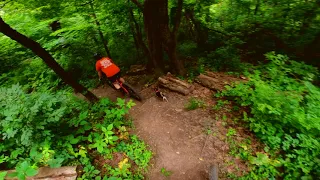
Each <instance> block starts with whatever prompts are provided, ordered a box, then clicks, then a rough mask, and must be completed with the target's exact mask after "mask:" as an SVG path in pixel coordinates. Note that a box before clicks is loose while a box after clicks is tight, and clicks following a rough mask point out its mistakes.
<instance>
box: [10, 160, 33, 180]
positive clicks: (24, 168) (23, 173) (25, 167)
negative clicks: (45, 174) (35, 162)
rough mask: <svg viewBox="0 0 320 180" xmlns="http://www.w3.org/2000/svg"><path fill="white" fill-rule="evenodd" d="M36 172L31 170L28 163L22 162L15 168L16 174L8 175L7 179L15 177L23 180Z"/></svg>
mask: <svg viewBox="0 0 320 180" xmlns="http://www.w3.org/2000/svg"><path fill="white" fill-rule="evenodd" d="M37 173H38V171H37V170H35V169H34V168H32V166H31V165H30V163H29V162H28V161H23V162H22V163H20V164H18V165H17V166H16V172H14V173H11V174H9V175H8V176H9V177H17V178H18V179H19V180H24V179H26V177H30V176H35V175H36V174H37Z"/></svg>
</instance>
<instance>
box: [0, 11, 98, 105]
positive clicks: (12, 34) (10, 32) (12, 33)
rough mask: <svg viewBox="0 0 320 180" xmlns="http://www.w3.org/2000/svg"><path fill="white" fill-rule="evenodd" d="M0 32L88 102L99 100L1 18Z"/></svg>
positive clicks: (36, 44) (37, 44)
mask: <svg viewBox="0 0 320 180" xmlns="http://www.w3.org/2000/svg"><path fill="white" fill-rule="evenodd" d="M0 32H2V33H3V34H4V35H6V36H8V37H9V38H11V39H12V40H15V41H17V42H18V43H20V44H22V45H23V46H25V47H26V48H28V49H30V50H32V52H33V53H35V54H36V55H37V56H39V57H40V58H41V59H42V60H43V61H44V62H45V63H46V64H47V65H48V66H49V67H50V68H51V69H52V70H53V71H54V72H55V73H56V74H57V75H58V76H59V77H60V78H61V79H62V80H63V81H64V82H65V83H66V84H68V85H70V86H72V88H73V89H74V90H75V91H77V92H80V93H81V94H83V95H84V96H85V97H86V98H87V99H88V100H89V101H90V102H96V101H98V100H99V99H98V98H97V97H96V96H95V95H94V94H93V93H91V92H90V91H88V89H86V88H85V87H84V86H82V85H81V84H79V83H78V82H76V81H75V80H74V79H72V77H71V76H70V75H69V74H68V73H67V72H66V71H64V69H63V68H62V67H61V66H60V65H59V64H58V63H57V62H56V61H55V60H54V59H53V57H52V56H51V55H50V54H49V52H48V51H46V50H45V49H44V48H42V47H41V45H40V44H39V43H37V42H36V41H33V40H32V39H29V38H28V37H26V36H25V35H23V34H20V33H19V32H17V31H16V30H14V29H12V28H11V27H10V26H9V25H8V24H6V23H5V22H4V21H3V20H2V18H1V17H0Z"/></svg>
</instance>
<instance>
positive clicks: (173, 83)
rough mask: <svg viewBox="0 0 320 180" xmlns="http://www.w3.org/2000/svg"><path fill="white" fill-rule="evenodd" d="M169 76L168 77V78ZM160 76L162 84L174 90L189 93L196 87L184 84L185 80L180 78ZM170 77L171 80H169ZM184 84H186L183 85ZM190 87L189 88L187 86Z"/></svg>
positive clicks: (184, 93) (159, 79)
mask: <svg viewBox="0 0 320 180" xmlns="http://www.w3.org/2000/svg"><path fill="white" fill-rule="evenodd" d="M167 78H168V79H167ZM167 78H166V77H159V78H158V81H159V83H160V85H161V86H163V87H165V88H168V89H170V90H172V91H175V92H178V93H181V94H183V95H188V94H189V93H190V92H191V91H192V90H193V89H194V88H193V87H192V86H191V85H188V84H184V83H183V82H179V80H175V79H174V80H173V78H171V77H167ZM169 78H170V80H169ZM182 84H184V85H182ZM186 86H187V87H189V88H187V87H186Z"/></svg>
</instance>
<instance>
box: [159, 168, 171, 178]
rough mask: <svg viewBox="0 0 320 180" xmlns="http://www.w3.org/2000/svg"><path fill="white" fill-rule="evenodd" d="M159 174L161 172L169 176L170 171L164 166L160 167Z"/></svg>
mask: <svg viewBox="0 0 320 180" xmlns="http://www.w3.org/2000/svg"><path fill="white" fill-rule="evenodd" d="M160 172H161V174H163V175H164V176H165V177H169V176H171V174H172V172H171V171H168V170H166V168H161V171H160Z"/></svg>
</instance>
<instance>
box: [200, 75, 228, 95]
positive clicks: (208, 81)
mask: <svg viewBox="0 0 320 180" xmlns="http://www.w3.org/2000/svg"><path fill="white" fill-rule="evenodd" d="M196 80H197V82H199V83H200V84H202V85H203V86H205V87H207V88H209V89H212V90H216V91H221V90H223V88H224V85H223V84H221V82H220V81H219V80H218V79H216V78H213V77H209V76H206V75H203V74H200V75H199V76H198V77H197V79H196Z"/></svg>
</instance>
